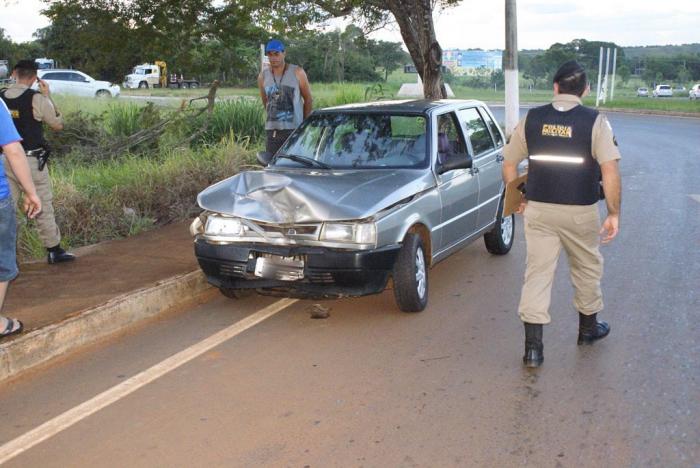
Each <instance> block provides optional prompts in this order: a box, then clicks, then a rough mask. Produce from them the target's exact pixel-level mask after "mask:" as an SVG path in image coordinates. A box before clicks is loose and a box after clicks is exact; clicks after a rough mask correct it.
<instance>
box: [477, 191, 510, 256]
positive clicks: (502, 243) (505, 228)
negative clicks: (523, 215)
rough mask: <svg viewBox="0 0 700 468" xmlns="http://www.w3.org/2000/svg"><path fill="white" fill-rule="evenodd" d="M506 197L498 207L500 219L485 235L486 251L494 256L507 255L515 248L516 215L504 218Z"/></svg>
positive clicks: (498, 218)
mask: <svg viewBox="0 0 700 468" xmlns="http://www.w3.org/2000/svg"><path fill="white" fill-rule="evenodd" d="M504 199H505V197H501V203H500V204H499V205H498V217H497V218H496V224H495V225H494V226H493V229H491V230H490V231H489V232H487V233H486V234H484V244H486V250H488V251H489V253H492V254H494V255H505V254H507V253H508V252H510V248H511V247H513V237H514V234H515V215H514V214H511V215H510V216H506V217H505V218H504V217H503V202H504Z"/></svg>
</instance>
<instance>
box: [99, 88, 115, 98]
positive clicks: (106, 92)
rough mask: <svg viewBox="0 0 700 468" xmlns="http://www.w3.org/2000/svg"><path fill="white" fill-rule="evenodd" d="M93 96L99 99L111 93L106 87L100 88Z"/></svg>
mask: <svg viewBox="0 0 700 468" xmlns="http://www.w3.org/2000/svg"><path fill="white" fill-rule="evenodd" d="M95 97H97V98H101V99H107V98H111V97H112V93H110V92H109V91H107V90H106V89H101V90H99V91H98V92H97V93H95Z"/></svg>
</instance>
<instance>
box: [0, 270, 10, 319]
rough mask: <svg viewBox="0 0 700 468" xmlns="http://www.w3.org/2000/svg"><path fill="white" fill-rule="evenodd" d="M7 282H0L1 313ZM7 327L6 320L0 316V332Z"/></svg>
mask: <svg viewBox="0 0 700 468" xmlns="http://www.w3.org/2000/svg"><path fill="white" fill-rule="evenodd" d="M8 283H9V281H3V282H0V312H2V306H3V304H5V294H6V293H7V285H8ZM5 327H7V319H6V318H5V317H4V316H2V315H0V330H4V329H5Z"/></svg>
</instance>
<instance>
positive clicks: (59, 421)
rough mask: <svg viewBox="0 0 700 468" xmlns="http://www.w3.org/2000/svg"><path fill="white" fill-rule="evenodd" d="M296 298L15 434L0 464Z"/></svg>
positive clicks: (0, 449)
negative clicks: (24, 432) (35, 426)
mask: <svg viewBox="0 0 700 468" xmlns="http://www.w3.org/2000/svg"><path fill="white" fill-rule="evenodd" d="M297 301H298V299H282V300H279V301H277V302H275V303H274V304H271V305H269V306H267V307H265V308H264V309H262V310H259V311H258V312H256V313H254V314H252V315H249V316H248V317H246V318H244V319H243V320H240V321H238V322H236V323H234V324H233V325H231V326H230V327H228V328H225V329H223V330H221V331H220V332H217V333H215V334H213V335H212V336H210V337H209V338H206V339H204V340H202V341H200V342H199V343H197V344H195V345H192V346H190V347H189V348H187V349H185V350H184V351H180V352H179V353H177V354H174V355H172V356H170V357H169V358H167V359H165V360H164V361H161V362H160V363H158V364H156V365H154V366H153V367H151V368H149V369H147V370H145V371H143V372H141V373H140V374H137V375H135V376H133V377H131V378H130V379H128V380H125V381H124V382H122V383H120V384H119V385H116V386H114V387H112V388H110V389H109V390H106V391H104V392H102V393H100V394H99V395H97V396H96V397H94V398H92V399H91V400H88V401H86V402H85V403H82V404H80V405H78V406H76V407H75V408H73V409H70V410H68V411H66V412H65V413H63V414H61V415H59V416H56V417H55V418H53V419H51V420H49V421H47V422H45V423H44V424H42V425H41V426H39V427H37V428H35V429H33V430H31V431H29V432H27V433H26V434H24V435H21V436H19V437H17V438H16V439H14V440H11V441H10V442H8V443H6V444H5V445H3V446H2V447H0V465H2V464H3V463H5V462H7V461H8V460H10V459H12V458H14V457H16V456H17V455H19V454H21V453H22V452H25V451H27V450H29V449H30V448H32V447H33V446H35V445H37V444H39V443H41V442H43V441H44V440H46V439H48V438H49V437H52V436H54V435H56V434H58V433H59V432H61V431H63V430H65V429H68V428H69V427H71V426H72V425H73V424H75V423H77V422H79V421H81V420H83V419H85V418H87V417H88V416H90V415H91V414H93V413H96V412H97V411H99V410H101V409H102V408H105V407H106V406H109V405H111V404H112V403H114V402H116V401H118V400H120V399H122V398H124V397H125V396H127V395H129V394H130V393H133V392H135V391H136V390H138V389H139V388H141V387H143V386H144V385H147V384H149V383H151V382H153V381H154V380H156V379H158V378H159V377H162V376H163V375H165V374H167V373H168V372H170V371H172V370H174V369H177V368H178V367H180V366H182V365H183V364H186V363H188V362H189V361H191V360H193V359H194V358H196V357H198V356H200V355H202V354H204V353H206V352H207V351H209V350H210V349H212V348H214V347H216V346H218V345H220V344H221V343H223V342H225V341H226V340H229V339H231V338H233V337H234V336H236V335H238V334H240V333H242V332H244V331H246V330H247V329H249V328H251V327H253V326H255V325H257V324H258V323H260V322H262V321H263V320H265V319H267V318H270V317H272V316H273V315H275V314H276V313H277V312H280V311H281V310H283V309H285V308H287V307H289V306H290V305H292V304H294V303H295V302H297Z"/></svg>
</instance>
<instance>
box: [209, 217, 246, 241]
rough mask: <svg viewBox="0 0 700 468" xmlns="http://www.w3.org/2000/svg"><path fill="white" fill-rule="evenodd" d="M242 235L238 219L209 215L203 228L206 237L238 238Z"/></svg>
mask: <svg viewBox="0 0 700 468" xmlns="http://www.w3.org/2000/svg"><path fill="white" fill-rule="evenodd" d="M243 233H244V229H243V223H242V222H241V220H240V219H238V218H226V217H223V216H216V215H210V216H209V217H208V218H207V224H206V226H205V227H204V234H205V235H207V236H224V237H240V236H242V235H243Z"/></svg>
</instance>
